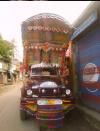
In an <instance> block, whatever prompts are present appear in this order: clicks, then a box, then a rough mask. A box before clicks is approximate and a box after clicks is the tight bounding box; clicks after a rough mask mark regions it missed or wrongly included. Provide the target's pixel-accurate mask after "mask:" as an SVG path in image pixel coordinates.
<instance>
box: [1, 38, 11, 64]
mask: <svg viewBox="0 0 100 131" xmlns="http://www.w3.org/2000/svg"><path fill="white" fill-rule="evenodd" d="M13 49H14V45H13V44H12V43H10V42H8V41H6V40H3V39H2V37H0V59H1V60H2V61H4V62H6V63H9V64H10V63H11V59H12V56H13Z"/></svg>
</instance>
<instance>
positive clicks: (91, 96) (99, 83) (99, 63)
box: [71, 1, 100, 111]
mask: <svg viewBox="0 0 100 131" xmlns="http://www.w3.org/2000/svg"><path fill="white" fill-rule="evenodd" d="M74 27H75V28H76V30H75V32H74V33H73V35H72V38H71V39H72V41H73V49H74V52H75V55H74V61H75V63H74V64H75V65H76V70H75V71H76V74H75V75H76V76H77V79H75V81H77V85H76V87H78V88H77V89H76V90H77V95H78V96H79V97H80V100H81V101H82V103H83V104H85V105H86V106H88V107H90V108H92V109H94V110H96V111H100V2H97V1H96V2H92V3H91V4H90V5H89V6H88V8H87V9H86V10H85V11H84V12H83V14H82V15H81V16H80V17H79V18H78V19H77V21H76V22H75V23H74ZM76 87H75V88H76Z"/></svg>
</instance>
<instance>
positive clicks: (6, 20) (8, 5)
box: [0, 1, 91, 61]
mask: <svg viewBox="0 0 100 131" xmlns="http://www.w3.org/2000/svg"><path fill="white" fill-rule="evenodd" d="M90 2H91V1H0V34H1V35H2V37H3V39H6V40H8V41H11V40H12V39H15V45H16V48H17V58H18V59H19V60H20V61H22V59H23V47H22V39H21V23H22V22H23V21H24V20H26V19H27V18H29V17H31V16H33V15H36V14H39V13H54V14H57V15H60V16H62V17H64V18H65V19H66V20H67V21H68V22H69V23H70V24H73V23H74V22H75V20H76V19H77V18H78V17H79V16H80V15H81V13H82V12H83V10H84V9H85V8H86V7H87V6H88V4H90Z"/></svg>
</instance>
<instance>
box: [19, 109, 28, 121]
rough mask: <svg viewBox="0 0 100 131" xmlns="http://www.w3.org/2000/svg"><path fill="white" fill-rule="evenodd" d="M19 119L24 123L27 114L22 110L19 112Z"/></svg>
mask: <svg viewBox="0 0 100 131" xmlns="http://www.w3.org/2000/svg"><path fill="white" fill-rule="evenodd" d="M20 119H21V120H22V121H25V120H26V119H27V113H26V111H24V110H20Z"/></svg>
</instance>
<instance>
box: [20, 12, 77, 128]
mask: <svg viewBox="0 0 100 131" xmlns="http://www.w3.org/2000/svg"><path fill="white" fill-rule="evenodd" d="M72 33H73V28H72V26H71V25H70V24H69V23H68V22H67V21H66V20H65V19H64V18H62V17H60V16H58V15H56V14H51V13H42V14H38V15H35V16H32V17H31V18H29V19H27V20H25V21H24V22H23V23H22V41H23V48H24V59H23V67H24V80H23V87H22V88H21V99H20V117H21V119H22V120H25V119H27V118H28V116H29V115H31V116H35V118H36V119H37V121H38V123H39V126H40V130H42V129H43V130H44V128H45V129H46V128H53V129H54V128H58V127H61V126H62V125H63V119H64V116H65V114H66V112H68V111H69V110H71V109H73V108H74V104H75V100H74V96H73V90H72V86H71V85H72V84H71V79H70V78H71V73H70V70H69V68H70V67H69V57H68V56H67V55H66V52H67V50H68V47H69V43H70V36H71V35H72Z"/></svg>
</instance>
